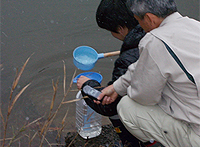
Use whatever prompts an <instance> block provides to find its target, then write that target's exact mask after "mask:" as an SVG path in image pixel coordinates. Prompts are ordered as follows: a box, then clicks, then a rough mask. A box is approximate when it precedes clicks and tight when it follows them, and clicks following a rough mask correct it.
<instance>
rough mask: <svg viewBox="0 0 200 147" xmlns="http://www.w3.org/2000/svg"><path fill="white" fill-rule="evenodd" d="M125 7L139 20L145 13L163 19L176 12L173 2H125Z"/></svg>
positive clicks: (160, 0) (147, 0)
mask: <svg viewBox="0 0 200 147" xmlns="http://www.w3.org/2000/svg"><path fill="white" fill-rule="evenodd" d="M127 7H128V8H129V9H131V11H132V12H133V13H134V14H135V15H137V16H138V17H140V18H141V19H143V18H144V15H145V14H146V13H152V14H154V15H156V16H158V17H161V18H165V17H167V16H169V15H170V14H172V13H174V12H176V11H177V7H176V3H175V1H174V0H127Z"/></svg>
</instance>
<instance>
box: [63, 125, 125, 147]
mask: <svg viewBox="0 0 200 147" xmlns="http://www.w3.org/2000/svg"><path fill="white" fill-rule="evenodd" d="M65 142H66V147H122V144H121V141H120V139H119V136H118V135H117V134H116V132H115V130H114V128H113V126H112V125H104V126H102V132H101V134H100V135H99V136H97V137H95V138H91V139H83V138H82V137H81V136H79V135H78V133H77V132H69V133H67V135H66V137H65Z"/></svg>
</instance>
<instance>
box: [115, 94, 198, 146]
mask: <svg viewBox="0 0 200 147" xmlns="http://www.w3.org/2000/svg"><path fill="white" fill-rule="evenodd" d="M117 110H118V114H119V116H120V119H121V120H122V122H123V124H124V126H125V127H126V128H127V130H129V132H130V133H131V134H133V135H134V136H136V137H137V138H138V139H140V140H141V141H143V142H148V141H149V140H156V141H158V142H160V143H162V144H163V145H164V146H169V147H190V146H194V147H198V146H199V144H200V137H199V136H198V135H196V134H195V133H194V131H193V130H192V129H191V128H190V127H189V125H188V124H187V123H185V122H183V121H180V120H177V119H174V118H172V117H171V116H169V115H168V114H166V113H165V112H164V111H163V110H162V109H161V108H160V107H159V106H158V105H155V106H143V105H140V104H138V103H136V102H135V101H133V100H132V99H130V98H129V97H128V96H125V97H123V98H122V99H121V101H120V102H119V104H118V107H117ZM191 136H192V137H191ZM191 138H192V139H193V140H192V139H191Z"/></svg>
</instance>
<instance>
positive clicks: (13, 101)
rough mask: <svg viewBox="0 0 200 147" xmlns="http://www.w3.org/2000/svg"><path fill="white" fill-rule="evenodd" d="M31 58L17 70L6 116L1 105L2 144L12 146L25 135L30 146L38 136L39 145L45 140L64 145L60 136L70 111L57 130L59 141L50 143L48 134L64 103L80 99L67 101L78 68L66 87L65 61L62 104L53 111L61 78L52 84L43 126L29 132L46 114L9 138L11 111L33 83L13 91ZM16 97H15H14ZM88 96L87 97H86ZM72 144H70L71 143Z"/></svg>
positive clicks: (54, 144) (25, 125)
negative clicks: (49, 101) (17, 91)
mask: <svg viewBox="0 0 200 147" xmlns="http://www.w3.org/2000/svg"><path fill="white" fill-rule="evenodd" d="M29 60H30V57H29V58H28V59H27V60H26V62H25V63H24V65H23V66H22V68H21V70H20V72H18V70H17V71H16V77H15V79H14V81H13V84H12V88H11V91H10V96H9V103H8V110H7V115H6V117H4V116H3V113H2V110H1V107H0V117H1V120H2V124H3V138H2V139H0V143H1V144H2V147H4V146H8V147H9V146H11V145H12V144H13V143H14V142H16V141H18V142H20V140H21V139H22V138H24V137H26V138H28V140H29V143H28V144H29V147H31V146H32V143H33V142H34V140H35V138H36V137H38V138H40V144H39V147H42V146H43V143H44V141H45V142H46V143H47V144H48V145H49V146H50V147H51V146H63V145H64V144H61V143H58V142H60V137H61V133H62V131H63V129H64V127H65V126H66V125H67V123H66V120H67V115H68V111H67V112H66V114H65V115H64V117H63V119H62V122H61V125H62V126H61V127H60V128H59V129H58V130H57V132H58V133H57V136H56V138H55V139H56V140H57V143H50V142H49V141H48V139H47V138H46V134H47V132H48V130H49V128H50V126H51V124H52V122H53V120H54V119H55V117H56V115H57V114H58V112H59V110H60V108H61V106H62V105H63V104H67V103H73V102H76V101H78V100H80V99H78V100H77V99H76V100H71V101H65V99H66V97H67V95H68V93H69V92H70V91H73V90H71V87H72V84H73V79H74V77H75V75H76V71H77V69H76V70H75V71H74V74H73V76H72V79H71V82H70V85H69V87H68V88H66V67H65V62H64V61H63V69H64V80H63V81H64V82H63V87H64V90H63V93H64V96H63V99H62V100H61V102H60V104H59V105H58V107H57V108H56V109H55V111H53V108H54V103H55V100H56V94H57V89H58V83H59V78H58V79H57V81H56V82H54V81H53V80H52V86H53V96H52V100H51V105H50V109H49V110H47V111H46V112H48V111H49V113H48V117H47V118H46V120H45V121H44V123H43V124H42V125H41V127H40V128H39V130H37V131H36V132H35V133H34V134H33V135H32V136H31V134H30V133H27V132H26V130H27V128H29V127H30V126H31V125H33V124H36V123H37V122H39V121H40V120H41V119H44V118H45V117H44V116H41V117H39V118H37V119H36V120H34V121H32V122H31V123H28V124H24V125H23V126H22V127H21V129H19V130H18V132H16V133H13V136H12V137H9V138H7V130H8V124H9V117H10V115H11V112H12V111H13V107H14V105H15V104H16V102H17V101H18V100H19V98H20V96H21V94H22V93H23V92H24V91H25V90H26V89H27V88H28V87H29V86H30V84H31V83H29V84H27V85H26V86H24V87H23V88H22V89H21V91H20V92H19V93H18V94H16V95H15V96H13V92H14V91H15V89H16V86H17V85H18V83H19V80H20V78H21V75H22V73H23V71H24V69H25V67H26V65H27V63H28V61H29ZM1 69H3V68H2V64H1ZM13 97H14V98H13ZM84 98H86V97H84ZM72 142H73V141H72ZM69 146H70V145H69Z"/></svg>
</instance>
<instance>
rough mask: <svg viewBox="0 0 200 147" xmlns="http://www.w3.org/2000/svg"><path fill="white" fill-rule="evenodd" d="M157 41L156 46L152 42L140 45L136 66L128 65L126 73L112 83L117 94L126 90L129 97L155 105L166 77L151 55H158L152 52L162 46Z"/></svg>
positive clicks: (142, 102) (143, 103) (159, 97)
mask: <svg viewBox="0 0 200 147" xmlns="http://www.w3.org/2000/svg"><path fill="white" fill-rule="evenodd" d="M151 39H152V38H151ZM157 43H158V42H157V41H156V45H157V46H155V44H153V45H152V43H149V44H148V43H147V44H145V46H140V50H141V51H142V52H141V54H140V58H139V60H138V62H137V64H136V66H135V67H134V65H133V64H132V65H130V67H129V69H128V71H127V72H126V74H125V75H124V76H121V77H120V78H119V79H118V80H117V81H116V82H115V83H114V89H115V90H116V92H117V93H118V94H119V95H121V96H123V95H125V94H126V93H125V92H127V95H128V96H129V97H130V98H131V99H133V100H135V101H136V102H138V103H140V104H142V105H155V104H157V103H158V102H159V101H160V100H161V94H162V91H163V88H164V86H165V84H166V81H167V79H166V78H165V77H164V76H163V75H162V73H161V71H160V69H159V67H158V65H157V63H156V62H157V61H156V62H155V61H154V58H153V57H152V56H157V55H158V53H154V51H155V50H158V49H160V47H163V44H162V42H160V41H159V43H158V44H157ZM151 48H153V49H152V50H151ZM149 52H150V53H149ZM161 62H162V61H161ZM125 88H127V89H126V90H125Z"/></svg>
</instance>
